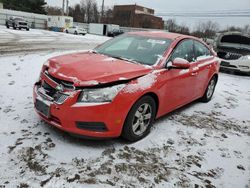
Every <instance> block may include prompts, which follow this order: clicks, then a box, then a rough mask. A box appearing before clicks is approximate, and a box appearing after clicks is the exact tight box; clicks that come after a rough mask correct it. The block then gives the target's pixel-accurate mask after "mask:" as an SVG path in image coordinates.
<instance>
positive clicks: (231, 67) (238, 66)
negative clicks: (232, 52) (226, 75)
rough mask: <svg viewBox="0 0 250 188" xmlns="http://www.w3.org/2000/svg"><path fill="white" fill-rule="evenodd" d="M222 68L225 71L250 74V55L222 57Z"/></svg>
mask: <svg viewBox="0 0 250 188" xmlns="http://www.w3.org/2000/svg"><path fill="white" fill-rule="evenodd" d="M220 68H221V70H224V71H233V72H238V73H243V74H247V75H250V55H246V56H242V57H240V58H239V59H236V60H225V59H222V61H221V64H220Z"/></svg>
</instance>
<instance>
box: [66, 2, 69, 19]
mask: <svg viewBox="0 0 250 188" xmlns="http://www.w3.org/2000/svg"><path fill="white" fill-rule="evenodd" d="M66 15H67V16H68V15H69V0H66Z"/></svg>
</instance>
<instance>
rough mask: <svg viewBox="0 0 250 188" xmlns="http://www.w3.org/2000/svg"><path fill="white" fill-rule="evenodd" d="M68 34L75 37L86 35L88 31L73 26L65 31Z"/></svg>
mask: <svg viewBox="0 0 250 188" xmlns="http://www.w3.org/2000/svg"><path fill="white" fill-rule="evenodd" d="M65 32H66V33H70V34H74V35H86V34H87V30H86V29H84V28H80V27H78V26H73V27H69V28H67V29H65Z"/></svg>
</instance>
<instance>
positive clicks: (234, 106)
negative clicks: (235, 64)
mask: <svg viewBox="0 0 250 188" xmlns="http://www.w3.org/2000/svg"><path fill="white" fill-rule="evenodd" d="M1 32H5V30H4V31H3V30H0V37H1V34H2V33H1ZM15 32H17V31H15ZM37 32H38V33H39V32H40V31H37ZM42 32H43V31H42ZM52 34H54V33H52ZM52 34H50V35H52ZM73 37H76V36H73ZM76 38H77V37H76ZM91 40H92V39H91ZM94 40H95V37H93V41H94ZM102 40H104V39H102ZM83 49H85V47H83ZM77 50H79V49H77ZM69 52H70V51H63V50H61V49H60V48H59V49H57V50H53V51H51V50H49V51H44V50H43V51H37V52H34V53H28V52H27V51H24V52H22V53H21V52H19V53H17V54H16V53H13V54H8V55H6V54H5V55H2V56H0V66H1V68H0V158H1V161H0V187H1V186H6V187H16V186H20V187H25V186H30V187H58V188H59V187H60V188H61V187H119V186H127V187H200V186H202V187H226V188H230V187H232V188H234V187H249V185H250V165H249V164H250V139H249V138H250V131H249V127H250V87H249V86H250V78H249V77H243V76H234V75H227V74H220V77H219V82H218V85H217V88H216V91H215V94H214V97H213V99H212V101H211V102H210V103H207V104H204V103H199V102H194V103H192V104H190V105H188V106H186V107H184V108H181V109H179V110H177V111H175V112H173V113H171V114H168V115H166V116H165V117H163V118H161V119H159V120H158V121H156V123H155V125H154V127H153V128H152V131H151V133H150V135H149V136H147V137H146V138H145V139H143V140H141V141H139V142H137V143H133V144H131V143H127V142H125V141H124V140H122V139H112V140H106V141H89V140H84V139H78V138H74V137H71V136H69V135H68V134H66V133H64V132H62V131H60V130H58V129H56V128H54V127H52V126H50V125H48V124H47V123H45V122H43V121H41V120H40V119H39V117H38V116H37V114H36V113H35V111H34V109H33V102H32V87H33V84H34V82H35V81H36V80H37V78H38V75H39V72H40V69H41V66H42V64H43V62H45V61H46V60H47V59H48V58H50V57H53V56H56V55H59V54H65V53H69Z"/></svg>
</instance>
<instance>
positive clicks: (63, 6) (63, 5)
mask: <svg viewBox="0 0 250 188" xmlns="http://www.w3.org/2000/svg"><path fill="white" fill-rule="evenodd" d="M62 3H63V4H62V16H64V8H65V0H63V2H62Z"/></svg>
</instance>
